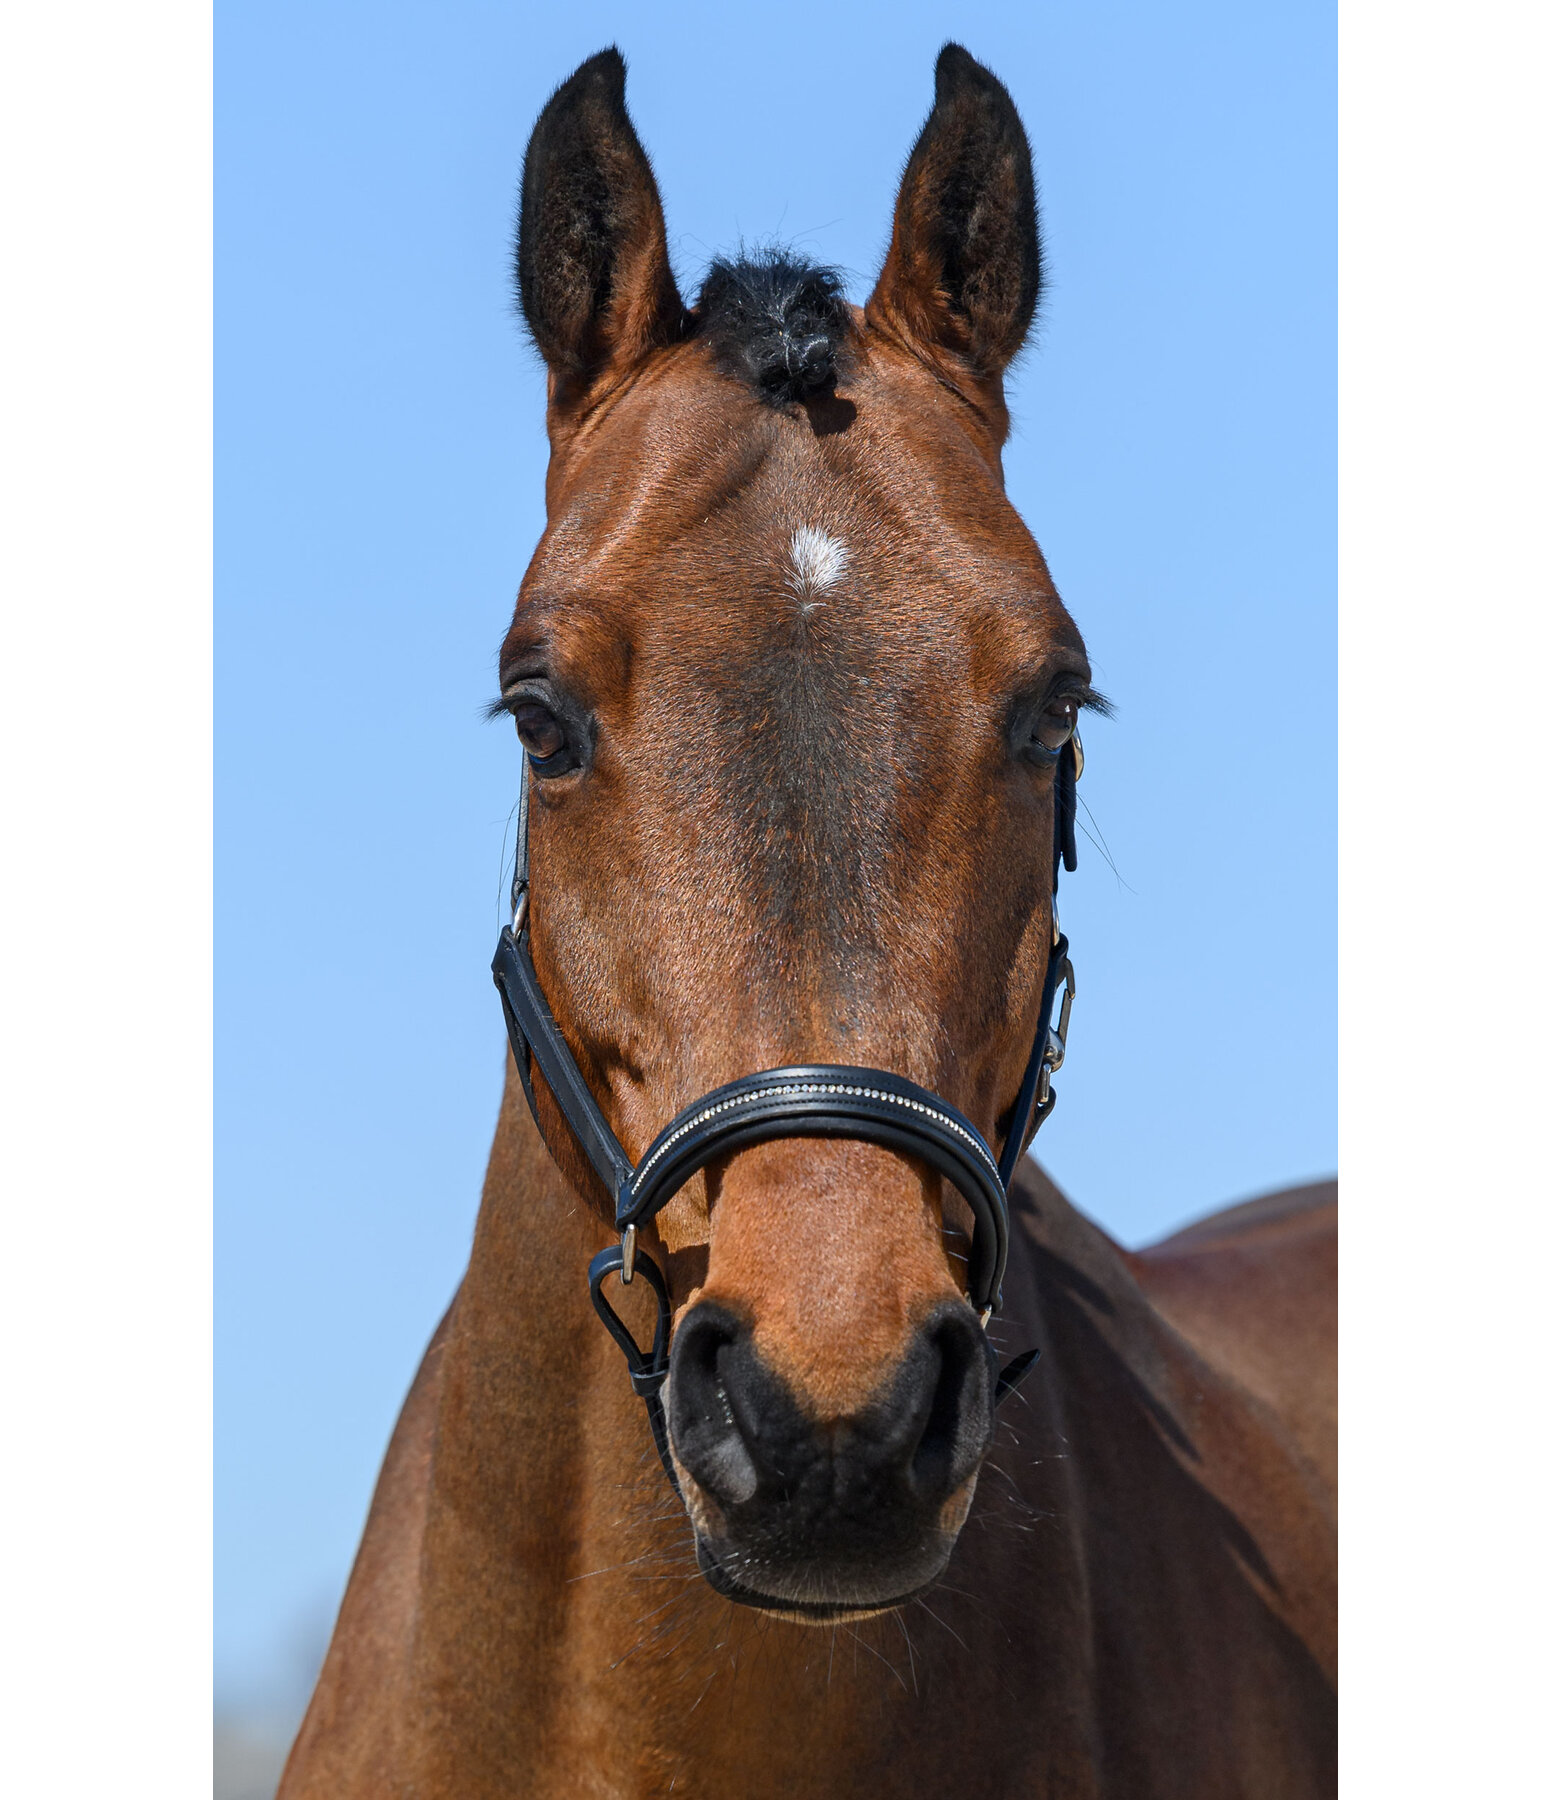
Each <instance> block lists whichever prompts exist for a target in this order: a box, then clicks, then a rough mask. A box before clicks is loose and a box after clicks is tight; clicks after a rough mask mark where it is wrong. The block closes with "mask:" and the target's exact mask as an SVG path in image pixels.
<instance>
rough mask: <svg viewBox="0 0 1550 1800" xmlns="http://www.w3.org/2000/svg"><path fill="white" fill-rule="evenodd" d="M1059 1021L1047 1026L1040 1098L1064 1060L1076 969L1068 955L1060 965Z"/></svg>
mask: <svg viewBox="0 0 1550 1800" xmlns="http://www.w3.org/2000/svg"><path fill="white" fill-rule="evenodd" d="M1060 979H1061V983H1062V987H1061V993H1060V1023H1059V1024H1058V1025H1051V1026H1050V1028H1049V1042H1048V1043H1047V1044H1046V1045H1045V1046H1044V1077H1043V1079H1042V1080H1041V1082H1040V1083H1039V1088H1040V1094H1039V1097H1040V1099H1043V1098H1044V1097H1045V1095H1046V1094H1047V1093H1048V1092H1049V1078H1050V1076H1051V1075H1053V1074H1054V1073H1055V1071H1056V1070H1057V1069H1059V1068H1061V1067H1062V1066H1063V1064H1064V1063H1065V1060H1066V1034H1067V1033H1068V1032H1069V1031H1070V1029H1071V1002H1072V1001H1073V1000H1074V999H1075V998H1076V971H1075V970H1074V969H1073V968H1072V967H1071V958H1070V957H1069V956H1068V957H1067V958H1066V960H1065V962H1064V964H1063V965H1062V967H1061V971H1060Z"/></svg>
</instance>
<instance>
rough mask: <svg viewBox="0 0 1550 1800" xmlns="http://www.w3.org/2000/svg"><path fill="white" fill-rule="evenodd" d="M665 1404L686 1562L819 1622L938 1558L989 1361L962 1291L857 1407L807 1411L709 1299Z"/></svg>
mask: <svg viewBox="0 0 1550 1800" xmlns="http://www.w3.org/2000/svg"><path fill="white" fill-rule="evenodd" d="M671 1371H672V1372H671V1378H670V1381H669V1383H668V1401H669V1404H668V1413H669V1419H670V1424H671V1432H672V1447H673V1454H674V1458H675V1460H676V1462H677V1464H678V1467H679V1469H680V1471H681V1472H682V1473H683V1474H685V1475H687V1476H688V1477H689V1483H688V1484H686V1489H685V1493H686V1499H687V1500H688V1503H689V1510H690V1514H691V1517H692V1518H693V1520H694V1524H695V1531H696V1538H697V1547H698V1553H699V1563H700V1568H701V1570H702V1572H703V1573H704V1575H705V1577H706V1579H707V1581H709V1582H710V1584H711V1586H712V1587H714V1588H715V1589H716V1590H717V1592H718V1593H722V1594H724V1595H725V1596H726V1597H727V1598H728V1599H730V1600H735V1601H738V1602H740V1603H742V1604H745V1605H751V1606H758V1607H762V1608H764V1609H765V1610H767V1611H773V1612H779V1613H783V1614H785V1615H787V1616H790V1617H796V1618H801V1619H805V1620H808V1621H810V1622H813V1623H824V1622H828V1621H830V1620H833V1619H835V1618H839V1617H846V1616H850V1615H854V1614H856V1613H865V1612H871V1611H877V1610H880V1609H883V1608H887V1607H892V1606H897V1605H900V1604H901V1603H902V1602H903V1601H905V1600H907V1599H909V1598H911V1597H912V1596H913V1595H914V1594H916V1593H918V1592H920V1590H921V1589H922V1588H924V1587H927V1586H929V1585H930V1583H931V1582H932V1581H934V1580H935V1579H936V1577H937V1576H938V1575H940V1574H941V1572H942V1570H943V1568H944V1567H945V1566H946V1563H947V1559H948V1557H949V1556H950V1555H951V1553H952V1548H953V1544H954V1543H955V1542H956V1540H957V1535H958V1529H959V1527H960V1526H961V1524H962V1522H963V1518H964V1515H965V1513H966V1511H967V1503H968V1499H969V1497H970V1495H971V1494H972V1491H973V1488H972V1484H973V1478H974V1476H975V1474H976V1473H977V1471H978V1469H979V1465H980V1462H981V1459H982V1458H983V1457H984V1454H985V1451H986V1450H987V1448H988V1447H989V1443H990V1435H991V1427H992V1420H993V1417H994V1408H993V1403H992V1390H993V1386H994V1380H995V1370H994V1367H993V1365H992V1360H991V1355H990V1352H989V1350H988V1348H987V1346H986V1340H985V1335H984V1333H983V1332H982V1331H981V1330H980V1327H979V1323H978V1321H977V1320H976V1318H975V1316H974V1314H973V1313H972V1312H971V1311H970V1309H969V1308H968V1307H967V1306H966V1305H964V1304H962V1303H961V1302H955V1303H950V1304H947V1305H943V1306H941V1307H939V1308H938V1309H937V1310H936V1311H935V1312H934V1313H933V1314H932V1315H931V1317H930V1318H929V1319H928V1320H927V1321H926V1322H925V1323H924V1324H923V1325H922V1326H920V1327H919V1328H918V1329H917V1330H916V1331H915V1333H914V1335H913V1337H912V1338H911V1341H910V1343H909V1346H908V1348H907V1350H906V1352H905V1354H904V1356H903V1358H902V1359H901V1361H900V1362H899V1363H898V1365H897V1366H896V1368H895V1370H894V1372H893V1374H892V1376H891V1377H890V1378H889V1380H888V1382H887V1383H886V1385H885V1387H884V1388H883V1389H882V1390H881V1391H880V1392H879V1393H878V1394H877V1395H876V1397H875V1398H874V1399H873V1400H872V1401H871V1402H870V1403H869V1404H868V1405H867V1406H866V1407H865V1408H864V1409H863V1410H862V1411H861V1412H859V1413H857V1414H855V1415H853V1416H850V1417H846V1418H841V1419H833V1420H821V1419H815V1418H814V1416H813V1411H812V1409H811V1408H810V1407H806V1406H804V1405H803V1404H802V1402H801V1399H800V1397H799V1396H797V1395H796V1394H794V1393H793V1392H792V1390H791V1388H790V1387H789V1386H788V1385H787V1384H786V1383H785V1382H784V1381H783V1380H782V1379H781V1378H780V1377H779V1376H778V1375H777V1374H776V1373H775V1372H774V1371H773V1370H772V1369H771V1368H770V1367H769V1366H768V1364H767V1363H765V1361H764V1360H763V1358H762V1357H761V1356H760V1355H759V1353H758V1350H757V1349H756V1347H755V1343H754V1334H753V1332H752V1331H751V1330H750V1328H749V1327H748V1326H747V1325H746V1324H745V1323H744V1322H742V1321H741V1320H739V1319H738V1318H736V1317H735V1316H734V1315H733V1314H732V1313H730V1312H728V1311H726V1310H725V1309H724V1308H722V1307H719V1306H716V1305H714V1304H713V1303H710V1302H702V1303H701V1304H700V1305H698V1306H696V1307H694V1308H693V1309H692V1310H691V1311H690V1312H689V1313H688V1315H687V1316H686V1317H685V1318H684V1320H683V1322H682V1323H681V1324H680V1326H679V1328H678V1333H677V1336H676V1338H675V1340H674V1344H673V1353H672V1364H671Z"/></svg>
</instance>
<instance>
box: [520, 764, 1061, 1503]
mask: <svg viewBox="0 0 1550 1800" xmlns="http://www.w3.org/2000/svg"><path fill="white" fill-rule="evenodd" d="M1081 772H1082V744H1081V739H1080V738H1079V737H1077V736H1075V735H1074V734H1073V736H1072V737H1071V739H1070V741H1069V742H1068V743H1067V744H1066V746H1065V748H1064V749H1063V750H1062V751H1061V752H1060V760H1059V762H1058V763H1057V765H1056V770H1055V857H1054V867H1053V871H1052V874H1051V883H1050V904H1051V911H1052V914H1053V909H1054V894H1055V890H1056V888H1057V887H1058V886H1059V881H1060V868H1061V864H1062V863H1064V864H1065V867H1066V868H1067V870H1072V869H1075V867H1076V782H1077V777H1078V776H1079V775H1080V774H1081ZM530 779H531V778H530V776H529V773H528V767H527V756H526V754H525V753H524V754H523V757H522V795H521V799H520V800H519V802H518V816H517V856H516V869H515V872H514V874H513V876H512V883H511V901H512V915H511V923H510V924H509V925H507V926H506V927H504V929H503V930H502V931H501V935H500V942H499V943H498V944H497V945H496V947H495V961H494V962H493V963H492V965H491V968H492V970H493V972H494V975H495V986H496V988H497V990H498V991H499V993H500V997H501V1008H502V1010H503V1011H504V1013H505V1015H506V1031H507V1034H508V1035H509V1037H510V1039H511V1051H512V1056H513V1057H514V1058H515V1061H516V1065H517V1073H518V1075H519V1076H520V1077H521V1080H522V1091H523V1092H524V1093H525V1094H526V1095H527V1103H528V1107H529V1110H530V1111H531V1112H532V1114H533V1120H534V1123H535V1124H537V1125H538V1128H539V1131H540V1133H542V1132H543V1123H542V1121H541V1120H540V1119H539V1117H538V1107H537V1105H536V1104H535V1102H534V1099H533V1074H532V1063H533V1062H534V1061H536V1062H537V1064H538V1066H539V1068H540V1069H541V1070H542V1072H543V1077H544V1080H545V1081H546V1082H547V1083H548V1086H549V1091H550V1093H551V1094H553V1096H554V1099H555V1104H556V1105H557V1106H558V1107H559V1109H560V1111H561V1112H562V1113H563V1114H564V1116H565V1122H566V1123H567V1124H568V1125H569V1126H570V1128H571V1131H572V1132H573V1134H574V1135H575V1138H576V1142H577V1143H578V1144H579V1145H580V1146H581V1149H582V1151H583V1153H584V1154H585V1156H586V1158H587V1161H588V1162H589V1163H591V1165H592V1167H593V1168H594V1169H595V1170H596V1172H597V1177H598V1179H599V1180H600V1181H601V1182H602V1184H603V1186H604V1188H605V1189H606V1190H607V1192H608V1193H609V1195H610V1196H611V1198H612V1200H613V1203H614V1222H615V1224H616V1225H617V1226H618V1229H619V1242H618V1243H617V1244H610V1245H609V1247H608V1248H607V1249H606V1250H600V1251H599V1252H598V1254H597V1255H596V1256H594V1257H593V1259H592V1265H591V1268H590V1269H589V1270H588V1274H587V1279H588V1284H589V1286H590V1288H591V1291H592V1304H593V1305H594V1306H595V1307H596V1308H597V1311H598V1316H599V1317H600V1318H601V1319H602V1321H603V1323H604V1324H605V1325H606V1326H607V1327H608V1329H609V1331H610V1332H611V1333H612V1335H613V1337H614V1338H615V1340H616V1341H617V1342H618V1344H619V1347H620V1349H622V1350H623V1351H624V1354H625V1359H626V1360H627V1362H628V1363H629V1368H630V1381H631V1384H632V1385H633V1387H634V1389H635V1391H636V1393H637V1394H639V1395H640V1397H641V1398H642V1399H643V1400H644V1401H645V1403H646V1412H647V1416H648V1418H649V1419H650V1423H651V1435H652V1436H653V1438H655V1440H656V1445H657V1452H658V1454H659V1455H660V1456H661V1458H662V1466H663V1468H664V1469H666V1470H667V1475H668V1479H669V1480H670V1481H671V1482H672V1484H673V1486H674V1488H675V1489H676V1488H677V1486H678V1478H677V1475H676V1474H675V1472H674V1469H673V1462H672V1457H671V1455H670V1454H669V1451H668V1441H667V1418H666V1415H665V1413H664V1411H663V1407H662V1400H661V1388H662V1384H663V1382H664V1381H666V1379H667V1367H668V1354H669V1341H668V1340H669V1333H670V1324H671V1317H672V1309H671V1305H670V1302H669V1299H668V1292H667V1282H666V1280H665V1278H664V1276H663V1274H662V1271H661V1270H660V1269H659V1268H658V1267H657V1265H656V1263H655V1262H654V1261H653V1260H652V1259H651V1257H650V1256H648V1255H647V1254H646V1253H645V1251H643V1250H638V1249H637V1247H636V1233H637V1230H638V1228H639V1227H640V1226H641V1225H643V1224H645V1223H646V1222H647V1221H648V1220H649V1219H652V1218H654V1217H655V1216H656V1214H657V1213H658V1212H660V1211H661V1209H662V1208H663V1207H664V1206H665V1205H666V1204H667V1203H668V1201H669V1200H671V1199H672V1197H673V1195H674V1194H676V1193H677V1192H678V1190H679V1189H680V1188H681V1187H682V1186H683V1185H684V1183H685V1182H686V1181H688V1179H689V1178H690V1176H692V1175H694V1174H695V1173H697V1172H698V1171H699V1170H700V1169H703V1168H704V1167H705V1165H706V1164H707V1163H709V1162H711V1161H713V1160H714V1159H715V1158H717V1157H719V1156H729V1155H731V1154H732V1152H733V1151H735V1150H743V1149H746V1148H747V1147H748V1146H749V1145H750V1144H763V1143H768V1142H769V1141H770V1140H771V1139H772V1138H787V1137H841V1138H854V1139H859V1140H860V1141H862V1142H863V1143H868V1144H880V1145H882V1146H883V1147H884V1148H885V1149H889V1150H898V1151H901V1152H903V1153H904V1154H905V1155H907V1156H918V1157H919V1158H920V1159H921V1160H922V1161H923V1162H926V1163H929V1164H930V1165H931V1167H932V1168H933V1169H935V1170H936V1171H937V1173H938V1174H940V1175H942V1176H943V1177H944V1178H945V1179H946V1180H948V1181H950V1182H951V1183H952V1184H953V1186H954V1187H956V1188H957V1189H958V1191H959V1193H961V1194H962V1195H963V1197H964V1199H965V1200H967V1201H968V1203H969V1205H970V1207H971V1208H972V1209H973V1212H974V1236H973V1238H972V1239H971V1241H970V1244H969V1271H968V1288H969V1299H970V1301H971V1302H972V1303H973V1305H974V1307H975V1309H976V1310H977V1311H978V1313H979V1315H980V1323H981V1325H988V1324H989V1323H990V1318H991V1314H992V1313H994V1312H995V1310H996V1308H997V1307H999V1306H1000V1304H1001V1282H1002V1279H1003V1277H1004V1276H1005V1274H1006V1259H1007V1250H1008V1243H1009V1224H1008V1213H1007V1202H1006V1194H1007V1189H1008V1188H1009V1187H1010V1186H1011V1183H1012V1177H1013V1175H1014V1174H1015V1173H1016V1170H1017V1165H1018V1163H1019V1162H1020V1161H1021V1160H1022V1157H1023V1154H1024V1152H1025V1151H1026V1150H1027V1148H1028V1146H1029V1144H1030V1143H1031V1142H1032V1141H1033V1138H1034V1135H1035V1133H1036V1132H1037V1131H1038V1129H1039V1127H1040V1126H1041V1125H1042V1124H1043V1123H1044V1121H1045V1120H1046V1119H1047V1118H1048V1117H1049V1115H1050V1113H1051V1112H1052V1111H1053V1110H1054V1107H1055V1090H1054V1089H1053V1088H1052V1087H1051V1086H1050V1077H1051V1076H1052V1075H1053V1074H1054V1072H1055V1071H1056V1070H1057V1069H1058V1068H1059V1067H1060V1066H1061V1064H1062V1063H1063V1062H1064V1061H1065V1055H1066V1028H1067V1026H1068V1025H1069V1024H1070V1021H1071V1001H1072V998H1073V997H1074V995H1075V993H1076V980H1075V977H1074V976H1073V974H1072V971H1071V957H1070V953H1069V952H1070V946H1069V945H1068V943H1067V942H1066V939H1065V937H1064V936H1063V935H1062V933H1061V930H1060V925H1059V920H1058V915H1056V917H1055V926H1054V945H1053V947H1052V949H1051V951H1050V959H1049V968H1048V971H1047V972H1046V974H1045V977H1044V991H1043V995H1042V997H1041V999H1040V1003H1039V1021H1038V1025H1037V1027H1036V1029H1035V1031H1034V1034H1033V1048H1032V1050H1031V1051H1030V1052H1029V1056H1028V1066H1027V1068H1026V1070H1025V1071H1024V1073H1023V1079H1022V1086H1021V1087H1020V1088H1019V1090H1018V1094H1017V1101H1016V1104H1015V1105H1014V1106H1013V1108H1012V1116H1011V1119H1010V1120H1009V1122H1008V1127H1007V1134H1006V1140H1005V1142H1004V1143H1003V1145H1002V1148H1001V1156H1000V1160H999V1162H998V1161H997V1158H996V1155H995V1152H994V1151H993V1150H992V1149H991V1147H990V1145H989V1144H987V1143H986V1141H985V1139H984V1138H983V1137H982V1136H981V1135H980V1133H979V1132H978V1131H977V1130H976V1129H975V1127H974V1126H973V1125H972V1124H971V1123H970V1122H969V1120H967V1119H966V1118H965V1117H964V1116H963V1114H962V1113H961V1112H959V1111H958V1110H957V1108H956V1107H954V1106H950V1105H949V1104H948V1102H947V1101H945V1100H943V1099H942V1098H941V1097H940V1095H937V1094H933V1093H931V1092H930V1091H929V1090H927V1089H926V1088H921V1087H916V1085H915V1084H914V1082H912V1081H906V1080H905V1079H904V1078H903V1076H902V1075H893V1074H890V1073H888V1072H887V1071H886V1070H883V1069H860V1068H852V1067H849V1066H847V1065H845V1064H832V1063H817V1064H810V1065H809V1064H802V1065H797V1066H795V1067H791V1068H784V1069H765V1070H763V1071H762V1072H761V1073H759V1074H757V1075H745V1076H743V1077H742V1078H741V1079H740V1080H738V1081H732V1082H728V1083H727V1085H726V1086H725V1087H719V1088H716V1089H715V1090H714V1091H713V1092H712V1093H709V1094H706V1095H704V1096H702V1098H700V1099H698V1100H696V1101H695V1102H694V1103H693V1105H691V1106H686V1107H685V1108H684V1110H683V1111H682V1112H681V1113H679V1114H678V1116H677V1117H676V1118H674V1119H671V1120H669V1121H668V1123H667V1125H665V1126H664V1127H663V1129H662V1131H661V1132H660V1133H659V1134H658V1135H657V1137H656V1139H655V1141H654V1142H653V1143H651V1144H649V1145H648V1146H647V1148H646V1152H645V1154H644V1155H643V1156H642V1157H641V1159H640V1161H639V1162H638V1163H631V1161H630V1159H629V1157H628V1156H627V1155H626V1154H625V1151H624V1146H623V1145H622V1144H621V1143H620V1142H619V1140H618V1138H617V1137H615V1136H614V1132H613V1128H612V1127H611V1126H610V1125H609V1123H608V1121H607V1119H605V1118H604V1117H603V1112H602V1109H601V1107H599V1105H598V1103H597V1101H596V1100H595V1099H594V1098H593V1095H592V1091H591V1089H590V1088H589V1087H588V1086H587V1084H586V1082H585V1081H584V1080H583V1079H582V1075H581V1071H580V1069H578V1068H577V1066H576V1059H575V1057H574V1056H572V1055H571V1052H570V1046H569V1045H568V1044H567V1043H566V1042H565V1038H564V1036H563V1034H562V1033H561V1031H560V1028H559V1026H558V1025H557V1024H556V1023H555V1019H554V1014H553V1013H551V1012H550V1010H549V1003H548V1001H547V1000H545V998H544V993H543V989H542V988H541V987H540V986H539V985H538V976H537V973H536V972H535V970H534V968H533V957H532V952H531V950H530V949H529V944H528V885H527V884H528V867H527V807H528V783H529V780H530ZM1062 988H1064V990H1065V992H1064V995H1063V997H1062V999H1061V1006H1060V1022H1059V1024H1058V1025H1057V1024H1055V1023H1054V1017H1055V997H1056V995H1057V994H1059V993H1060V991H1061V989H1062ZM546 1141H547V1140H546ZM615 1273H617V1274H618V1276H619V1278H620V1280H621V1281H623V1282H625V1283H629V1282H631V1281H633V1280H634V1278H635V1276H636V1275H641V1276H643V1277H644V1278H645V1281H646V1285H647V1286H648V1287H649V1288H650V1289H651V1291H652V1293H653V1294H654V1295H655V1297H656V1303H657V1322H656V1328H655V1330H654V1332H653V1334H652V1342H651V1348H650V1349H649V1350H642V1349H641V1347H640V1346H639V1345H638V1344H637V1343H636V1342H635V1339H634V1338H633V1337H632V1336H631V1335H630V1332H629V1329H628V1328H627V1327H626V1325H625V1323H624V1321H623V1320H622V1319H621V1318H620V1317H619V1315H618V1313H617V1312H615V1311H614V1309H613V1307H612V1306H611V1305H610V1304H609V1302H608V1299H607V1297H606V1296H605V1295H604V1293H603V1282H604V1280H605V1278H606V1277H607V1276H609V1275H611V1274H615ZM1038 1355H1039V1353H1038V1351H1037V1350H1025V1351H1024V1352H1023V1353H1022V1354H1021V1355H1020V1356H1016V1357H1013V1359H1012V1360H1011V1361H1010V1362H1009V1363H1008V1364H1007V1365H1006V1366H1005V1368H1004V1369H1002V1371H1001V1373H1000V1376H999V1378H998V1380H997V1382H996V1402H997V1404H998V1405H999V1403H1000V1402H1001V1401H1002V1400H1003V1399H1005V1397H1006V1396H1007V1395H1008V1394H1009V1393H1010V1392H1011V1391H1012V1389H1013V1388H1014V1387H1016V1386H1017V1384H1018V1382H1020V1381H1021V1380H1022V1378H1023V1376H1024V1375H1026V1374H1027V1373H1028V1371H1029V1369H1031V1368H1032V1367H1033V1365H1034V1363H1035V1362H1036V1361H1037V1360H1038Z"/></svg>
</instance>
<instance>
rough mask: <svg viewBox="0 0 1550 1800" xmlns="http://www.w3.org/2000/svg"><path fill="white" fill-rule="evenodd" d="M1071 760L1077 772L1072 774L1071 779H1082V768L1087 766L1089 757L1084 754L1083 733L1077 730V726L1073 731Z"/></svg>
mask: <svg viewBox="0 0 1550 1800" xmlns="http://www.w3.org/2000/svg"><path fill="white" fill-rule="evenodd" d="M1071 761H1072V762H1073V764H1074V765H1075V773H1074V774H1073V775H1072V777H1071V779H1072V780H1073V781H1080V780H1081V779H1082V770H1083V769H1084V768H1086V766H1087V758H1086V757H1085V756H1083V754H1082V734H1081V732H1079V731H1078V730H1076V729H1075V727H1073V728H1072V731H1071Z"/></svg>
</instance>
